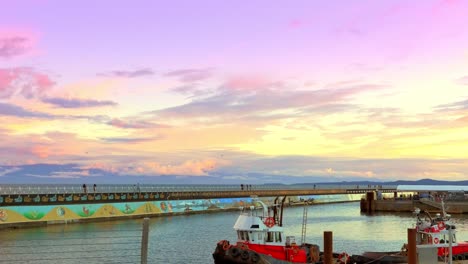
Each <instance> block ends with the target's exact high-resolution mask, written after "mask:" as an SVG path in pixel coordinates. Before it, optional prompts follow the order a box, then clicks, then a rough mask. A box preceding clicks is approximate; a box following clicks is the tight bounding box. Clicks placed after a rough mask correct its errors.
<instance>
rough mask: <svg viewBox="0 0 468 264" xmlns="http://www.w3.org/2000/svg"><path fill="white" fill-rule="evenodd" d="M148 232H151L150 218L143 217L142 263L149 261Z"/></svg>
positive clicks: (145, 263)
mask: <svg viewBox="0 0 468 264" xmlns="http://www.w3.org/2000/svg"><path fill="white" fill-rule="evenodd" d="M148 233H149V218H147V217H145V218H144V219H143V231H142V233H141V264H147V263H148Z"/></svg>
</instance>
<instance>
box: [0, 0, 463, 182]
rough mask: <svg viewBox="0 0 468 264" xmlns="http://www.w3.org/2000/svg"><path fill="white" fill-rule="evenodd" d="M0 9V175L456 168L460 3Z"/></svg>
mask: <svg viewBox="0 0 468 264" xmlns="http://www.w3.org/2000/svg"><path fill="white" fill-rule="evenodd" d="M0 6H1V9H0V124H1V125H0V183H2V182H4V183H50V182H61V183H67V182H68V183H75V182H91V183H92V182H99V183H129V182H136V181H138V182H145V183H155V184H157V183H171V182H172V183H174V182H176V183H187V184H189V183H190V184H196V183H223V184H225V183H285V184H289V183H301V182H324V181H325V182H329V181H357V180H369V181H392V180H402V179H404V180H418V179H425V178H432V179H438V180H452V181H455V180H464V179H466V178H467V176H468V175H467V174H468V30H467V25H468V1H462V0H424V1H423V0H415V1H406V0H404V1H403V0H391V1H390V0H381V1H357V0H350V1H337V0H317V1H308V0H307V1H301V0H298V1H266V0H265V1H257V0H253V1H215V0H213V1H208V0H200V1H177V0H174V1H157V0H155V1H143V0H135V1H124V0H122V1H110V0H103V1H87V0H80V1H59V0H56V1H49V0H30V1H23V0H15V1H11V0H0Z"/></svg>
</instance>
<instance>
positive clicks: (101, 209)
mask: <svg viewBox="0 0 468 264" xmlns="http://www.w3.org/2000/svg"><path fill="white" fill-rule="evenodd" d="M251 202H252V199H251V198H234V199H233V198H224V199H205V200H172V201H171V200H168V201H151V202H123V203H110V204H100V203H98V204H67V205H38V206H9V207H3V208H1V207H0V224H6V223H19V222H28V221H64V220H79V219H83V218H104V217H105V218H107V217H115V216H125V215H145V214H164V213H182V212H190V211H205V210H216V209H228V208H238V207H240V206H246V205H250V204H251Z"/></svg>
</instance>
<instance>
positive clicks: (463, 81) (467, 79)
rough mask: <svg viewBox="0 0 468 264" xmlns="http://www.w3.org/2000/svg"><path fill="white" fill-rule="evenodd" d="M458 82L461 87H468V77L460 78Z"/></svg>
mask: <svg viewBox="0 0 468 264" xmlns="http://www.w3.org/2000/svg"><path fill="white" fill-rule="evenodd" d="M456 82H457V83H458V84H461V85H468V75H467V76H463V77H461V78H459V79H458V80H457V81H456Z"/></svg>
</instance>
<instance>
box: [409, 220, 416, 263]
mask: <svg viewBox="0 0 468 264" xmlns="http://www.w3.org/2000/svg"><path fill="white" fill-rule="evenodd" d="M408 264H418V255H417V253H416V229H415V228H408Z"/></svg>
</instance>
